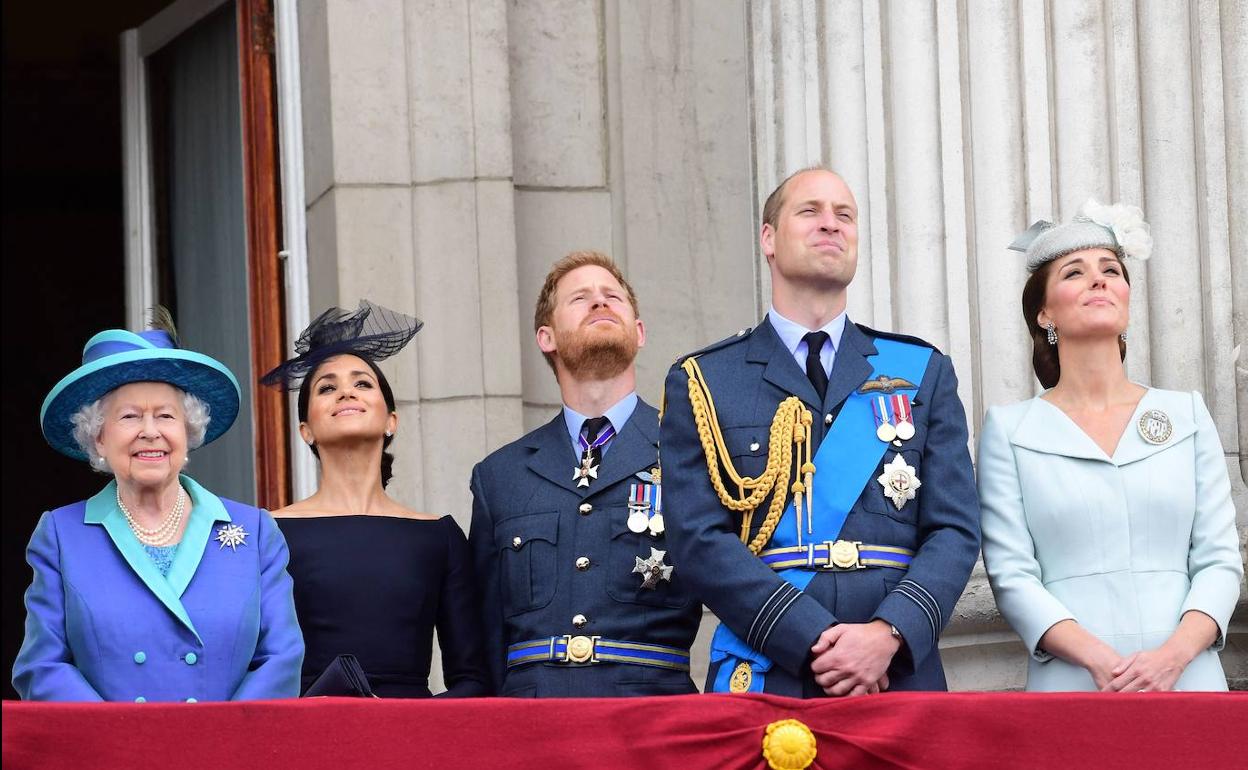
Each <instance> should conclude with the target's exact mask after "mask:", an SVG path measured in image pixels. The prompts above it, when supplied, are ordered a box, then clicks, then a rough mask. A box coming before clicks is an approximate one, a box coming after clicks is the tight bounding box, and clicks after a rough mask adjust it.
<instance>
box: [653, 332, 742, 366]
mask: <svg viewBox="0 0 1248 770" xmlns="http://www.w3.org/2000/svg"><path fill="white" fill-rule="evenodd" d="M752 331H754V329H753V327H749V326H747V327H746V328H744V329H742V330H741V331H739V332H737V333H736V334H734V335H732V336H731V337H727V338H725V339H722V340H720V341H719V342H713V343H711V344H710V345H707V346H706V347H704V348H702V349H701V350H695V351H693V352H692V353H686V354H684V355H683V356H681V357H680V358H677V359H676V363H674V364H672V367H673V368H678V367H680V366H683V365H684V363H685V361H687V360H689V359H690V358H694V357H695V356H701V355H705V354H707V353H710V352H711V351H713V350H719V349H720V348H726V347H728V346H729V345H735V344H736V343H738V342H741V341H742V340H745V339H748V338H749V336H750V332H752Z"/></svg>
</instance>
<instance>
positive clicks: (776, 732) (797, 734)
mask: <svg viewBox="0 0 1248 770" xmlns="http://www.w3.org/2000/svg"><path fill="white" fill-rule="evenodd" d="M816 753H817V751H816V747H815V734H814V733H812V732H811V731H810V728H809V727H807V726H806V725H804V724H802V723H801V722H799V721H797V720H796V719H782V720H780V721H778V722H772V723H771V724H769V725H767V734H766V735H764V736H763V758H764V759H766V760H767V766H768V767H770V768H771V770H803V769H804V768H807V767H810V763H811V762H814V761H815V754H816Z"/></svg>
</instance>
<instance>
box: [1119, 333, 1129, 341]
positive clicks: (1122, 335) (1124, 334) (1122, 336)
mask: <svg viewBox="0 0 1248 770" xmlns="http://www.w3.org/2000/svg"><path fill="white" fill-rule="evenodd" d="M1118 339H1120V340H1122V341H1123V342H1126V341H1127V333H1126V332H1125V331H1124V332H1123V333H1122V334H1119V335H1118Z"/></svg>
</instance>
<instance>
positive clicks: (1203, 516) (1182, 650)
mask: <svg viewBox="0 0 1248 770" xmlns="http://www.w3.org/2000/svg"><path fill="white" fill-rule="evenodd" d="M1151 247H1152V239H1151V237H1150V236H1149V234H1148V225H1147V224H1146V223H1145V222H1144V220H1143V214H1142V212H1140V210H1139V209H1138V208H1134V207H1127V206H1122V205H1115V206H1102V205H1098V204H1096V203H1095V202H1093V201H1089V202H1088V204H1087V205H1085V206H1084V208H1083V210H1082V212H1081V213H1080V215H1079V216H1077V217H1075V219H1074V220H1072V221H1071V222H1069V223H1066V224H1063V225H1057V226H1054V225H1050V224H1048V223H1037V225H1033V226H1032V228H1031V229H1029V230H1028V231H1027V232H1026V233H1024V234H1023V236H1020V238H1019V240H1017V241H1015V243H1014V244H1012V245H1011V248H1013V249H1016V250H1019V251H1025V252H1026V257H1027V269H1028V270H1029V271H1030V273H1031V275H1030V277H1029V278H1028V280H1027V283H1026V286H1025V288H1024V289H1023V303H1022V304H1023V315H1024V317H1025V320H1026V323H1027V326H1028V329H1029V330H1030V332H1031V337H1032V341H1033V357H1032V363H1033V367H1034V369H1035V372H1036V376H1037V377H1038V378H1039V380H1040V383H1041V384H1042V385H1044V386H1045V387H1046V388H1048V390H1046V391H1045V392H1044V393H1042V394H1041V395H1040V396H1038V397H1036V398H1033V399H1031V400H1029V401H1024V402H1021V403H1018V404H1012V405H1010V406H1003V407H993V408H991V409H989V410H988V414H987V417H986V418H985V421H984V427H983V431H982V434H981V438H980V445H979V467H978V470H979V495H980V507H981V509H982V512H983V513H982V515H983V520H982V523H983V539H984V544H983V549H984V564H985V566H986V567H987V570H988V576H989V580H990V582H991V584H992V589H993V593H994V594H995V595H996V599H997V606H998V607H999V608H1000V610H1001V614H1002V615H1003V616H1004V617H1005V619H1006V620H1007V621H1009V623H1010V625H1011V626H1013V627H1014V630H1015V631H1017V632H1018V634H1019V636H1021V637H1022V639H1023V643H1024V644H1025V645H1026V647H1027V650H1028V652H1029V653H1030V655H1031V657H1030V660H1029V665H1028V676H1027V689H1028V690H1107V691H1125V692H1137V691H1151V690H1174V689H1181V690H1225V689H1226V676H1225V674H1224V673H1223V670H1222V666H1221V663H1220V662H1219V660H1218V654H1217V651H1218V650H1220V649H1221V648H1222V646H1223V645H1224V644H1225V640H1226V633H1227V623H1228V622H1229V621H1230V617H1231V612H1232V610H1233V609H1234V607H1235V603H1236V600H1237V599H1238V596H1239V584H1240V580H1241V578H1242V575H1243V564H1242V562H1241V560H1240V555H1239V542H1238V536H1237V534H1236V530H1235V508H1234V505H1233V504H1232V502H1231V494H1230V492H1231V490H1230V483H1229V480H1228V477H1227V467H1226V462H1225V460H1224V457H1223V451H1222V444H1221V442H1220V441H1219V439H1218V435H1217V431H1216V429H1215V427H1214V424H1213V420H1212V418H1211V417H1210V415H1209V410H1208V409H1207V408H1206V407H1205V404H1204V401H1203V400H1202V399H1201V397H1200V394H1199V393H1185V392H1175V391H1166V390H1159V389H1156V388H1149V387H1146V386H1143V385H1139V384H1136V383H1134V382H1131V381H1130V380H1128V379H1127V375H1126V370H1125V368H1124V367H1123V364H1122V361H1123V358H1124V356H1125V353H1126V330H1127V321H1128V310H1129V306H1130V278H1129V276H1128V273H1127V268H1126V265H1125V264H1124V258H1126V257H1135V258H1138V259H1146V258H1147V257H1148V254H1149V251H1150V250H1151Z"/></svg>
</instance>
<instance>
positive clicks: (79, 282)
mask: <svg viewBox="0 0 1248 770" xmlns="http://www.w3.org/2000/svg"><path fill="white" fill-rule="evenodd" d="M168 4H169V0H112V1H111V2H107V3H87V2H80V3H73V4H71V5H70V6H69V7H66V6H65V5H63V4H57V3H5V4H4V6H3V70H4V90H3V100H4V101H3V110H4V112H3V114H4V119H3V190H4V192H3V196H4V203H3V216H4V219H3V230H2V232H3V236H2V237H3V244H4V246H3V248H4V268H3V269H4V289H3V290H4V353H5V369H6V371H8V372H9V373H10V378H11V379H10V381H9V382H8V384H7V385H6V387H5V398H4V399H3V404H4V422H3V425H4V440H3V453H4V454H3V463H4V465H3V468H4V471H3V475H4V483H3V488H4V489H3V495H4V503H3V511H4V516H3V521H4V524H3V526H4V537H3V546H2V547H3V552H4V556H3V564H4V584H3V593H4V600H3V624H2V626H3V653H4V659H3V670H4V697H6V698H13V697H16V693H15V692H14V690H13V689H12V686H11V684H10V682H9V675H10V672H11V671H12V665H13V659H14V658H15V657H16V655H17V650H18V648H19V647H20V646H21V642H22V633H23V618H24V617H25V609H24V607H23V604H22V594H23V592H24V591H25V588H26V586H27V584H29V582H30V577H31V573H30V568H29V567H28V566H27V565H26V562H25V547H26V543H27V541H28V540H29V539H30V533H31V532H32V531H33V529H34V526H35V523H36V522H37V521H38V519H39V516H40V514H41V513H42V512H43V511H45V510H49V509H52V508H56V507H58V506H61V505H64V504H67V503H70V502H73V501H75V500H81V499H83V498H85V497H89V496H90V495H92V494H94V493H95V492H97V491H98V490H99V488H100V486H101V485H102V483H103V477H101V476H100V475H98V474H96V473H93V472H92V471H91V470H90V469H89V468H88V467H87V466H86V464H85V463H78V462H74V461H72V460H69V459H68V458H65V457H62V456H61V455H59V454H57V453H56V452H53V451H52V450H51V449H49V448H48V446H47V444H45V443H44V441H43V437H42V435H41V432H40V428H39V408H40V405H41V404H42V403H43V398H44V396H45V395H47V393H48V391H49V390H50V389H51V387H52V386H53V385H54V384H55V383H56V382H57V381H58V380H59V379H60V378H61V377H63V376H64V375H65V374H67V373H69V371H70V370H72V369H73V368H74V367H75V365H76V364H77V363H78V362H79V361H80V360H81V355H82V346H83V344H84V343H85V342H86V341H87V338H88V337H90V336H91V335H92V334H94V333H95V332H97V331H100V330H101V329H106V328H117V327H123V326H125V290H124V289H125V286H124V248H125V247H124V221H123V212H122V200H123V199H122V180H123V176H122V155H121V152H122V139H121V72H120V69H121V63H120V54H119V45H118V36H119V35H120V34H121V32H122V31H123V30H125V29H127V28H130V27H135V26H137V25H139V24H141V23H142V22H143V21H144V20H146V19H148V18H150V17H151V16H152V15H154V14H155V13H157V12H158V11H159V10H160V9H161V8H163V7H164V6H166V5H168Z"/></svg>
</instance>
